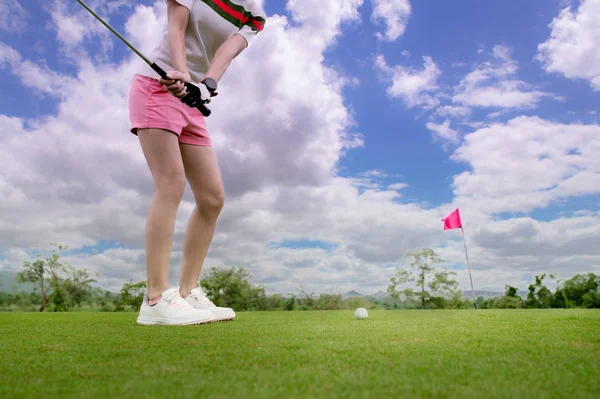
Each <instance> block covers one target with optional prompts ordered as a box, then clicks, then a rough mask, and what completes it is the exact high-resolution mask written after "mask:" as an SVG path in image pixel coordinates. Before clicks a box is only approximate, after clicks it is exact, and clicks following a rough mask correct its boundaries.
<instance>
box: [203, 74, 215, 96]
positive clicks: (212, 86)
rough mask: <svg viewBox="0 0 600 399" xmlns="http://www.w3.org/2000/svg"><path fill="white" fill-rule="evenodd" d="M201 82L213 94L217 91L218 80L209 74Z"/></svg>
mask: <svg viewBox="0 0 600 399" xmlns="http://www.w3.org/2000/svg"><path fill="white" fill-rule="evenodd" d="M200 83H203V84H204V85H205V86H206V87H207V88H208V91H210V94H211V95H214V94H215V92H216V91H217V86H218V85H217V81H216V80H215V79H213V78H211V77H209V76H205V77H204V78H203V79H202V80H201V81H200Z"/></svg>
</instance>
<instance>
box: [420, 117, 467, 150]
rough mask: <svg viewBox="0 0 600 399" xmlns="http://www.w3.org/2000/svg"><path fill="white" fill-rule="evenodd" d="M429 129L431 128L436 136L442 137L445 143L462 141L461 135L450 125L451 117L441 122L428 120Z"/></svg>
mask: <svg viewBox="0 0 600 399" xmlns="http://www.w3.org/2000/svg"><path fill="white" fill-rule="evenodd" d="M426 126H427V129H429V130H431V131H432V132H433V133H434V134H435V136H436V137H438V138H440V139H442V141H443V142H444V143H451V144H458V143H460V135H459V134H458V132H457V131H456V130H454V129H452V128H451V127H450V119H446V120H445V121H444V122H442V123H440V124H435V123H434V122H427V124H426Z"/></svg>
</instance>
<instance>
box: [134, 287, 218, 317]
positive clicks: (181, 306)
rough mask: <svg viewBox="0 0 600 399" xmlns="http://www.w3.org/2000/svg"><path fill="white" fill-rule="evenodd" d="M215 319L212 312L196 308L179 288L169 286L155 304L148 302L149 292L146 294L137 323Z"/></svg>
mask: <svg viewBox="0 0 600 399" xmlns="http://www.w3.org/2000/svg"><path fill="white" fill-rule="evenodd" d="M213 320H214V317H213V315H212V313H211V312H209V311H207V310H201V309H195V308H194V307H193V306H192V305H190V304H189V303H187V302H186V301H185V300H184V299H183V298H182V297H181V295H179V289H177V288H169V289H168V290H166V291H165V292H163V293H162V297H161V298H160V300H159V301H158V303H156V305H154V306H150V304H149V303H148V294H146V295H144V302H142V306H141V307H140V314H139V316H138V318H137V323H138V324H143V325H155V324H161V325H188V324H204V323H210V322H211V321H213Z"/></svg>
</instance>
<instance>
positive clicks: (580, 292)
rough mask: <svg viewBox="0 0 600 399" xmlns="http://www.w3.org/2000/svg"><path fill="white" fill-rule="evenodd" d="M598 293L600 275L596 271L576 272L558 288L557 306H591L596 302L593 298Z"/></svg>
mask: <svg viewBox="0 0 600 399" xmlns="http://www.w3.org/2000/svg"><path fill="white" fill-rule="evenodd" d="M598 295H600V276H598V275H596V274H594V273H587V274H576V275H574V276H573V277H571V278H570V279H568V280H566V281H565V282H564V283H563V284H562V286H561V287H559V288H557V290H556V294H555V302H556V306H557V307H576V306H579V307H590V306H589V305H591V304H593V303H594V301H593V298H594V297H595V296H598ZM584 298H586V299H587V300H586V299H584ZM561 305H563V306H561ZM592 307H593V306H592Z"/></svg>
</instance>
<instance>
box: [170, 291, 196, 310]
mask: <svg viewBox="0 0 600 399" xmlns="http://www.w3.org/2000/svg"><path fill="white" fill-rule="evenodd" d="M163 299H164V300H165V301H167V303H168V304H169V305H172V306H175V307H176V308H179V309H189V308H191V307H192V306H191V305H190V304H189V303H187V302H186V301H185V299H183V298H182V297H181V295H179V290H178V289H177V288H171V289H169V290H167V291H165V293H164V294H163Z"/></svg>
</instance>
